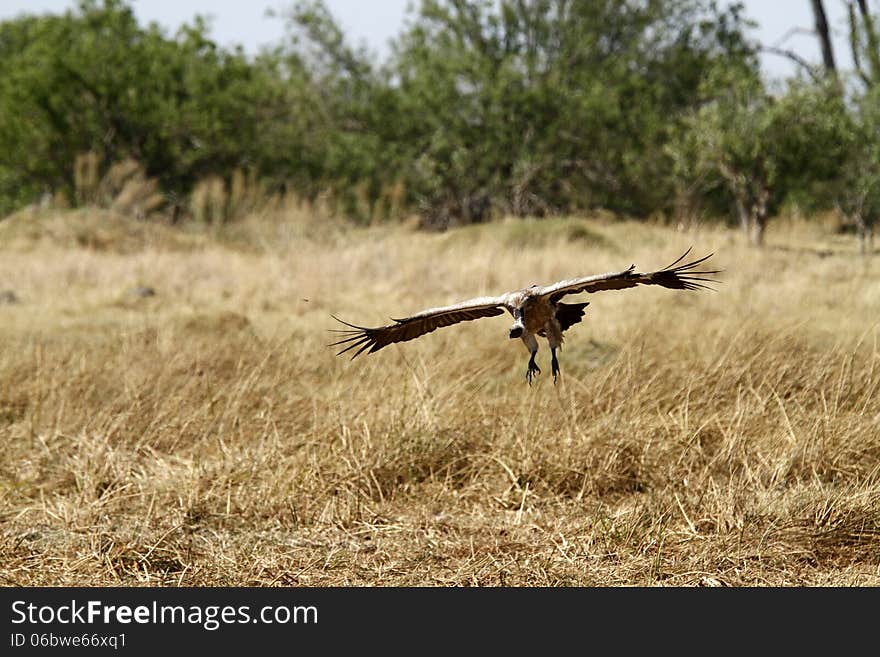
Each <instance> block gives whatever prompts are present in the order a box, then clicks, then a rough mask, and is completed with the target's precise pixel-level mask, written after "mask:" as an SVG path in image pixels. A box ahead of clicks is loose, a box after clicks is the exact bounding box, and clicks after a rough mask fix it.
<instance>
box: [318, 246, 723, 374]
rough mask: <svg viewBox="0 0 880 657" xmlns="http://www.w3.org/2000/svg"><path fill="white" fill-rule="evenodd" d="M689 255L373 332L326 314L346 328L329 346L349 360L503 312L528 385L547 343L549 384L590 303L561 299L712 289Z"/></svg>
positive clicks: (420, 316)
mask: <svg viewBox="0 0 880 657" xmlns="http://www.w3.org/2000/svg"><path fill="white" fill-rule="evenodd" d="M690 252H691V249H688V250H687V251H685V252H684V254H683V255H682V256H681V257H680V258H678V259H677V260H676V261H675V262H673V263H672V264H670V265H668V266H667V267H664V268H663V269H660V270H657V271H652V272H647V273H642V272H637V271H636V270H635V265H630V266H629V268H628V269H624V270H623V271H617V272H609V273H606V274H597V275H595V276H584V277H581V278H571V279H568V280H564V281H559V282H557V283H553V284H551V285H543V286H540V285H532V286H531V287H527V288H523V289H522V290H516V291H513V292H507V293H506V294H502V295H501V296H497V297H477V298H476V299H469V300H467V301H462V302H461V303H456V304H454V305H451V306H442V307H439V308H429V309H428V310H423V311H421V312H419V313H416V314H415V315H411V316H409V317H405V318H403V319H392V321H393V322H394V323H393V324H388V325H387V326H379V327H376V328H367V327H365V326H357V325H356V324H349V323H348V322H346V321H343V320H341V319H339V318H338V317H336V316H335V315H331V317H332V318H333V319H335V320H336V321H337V322H340V323H341V324H344V325H345V326H347V327H348V328H347V329H341V330H338V329H337V330H334V329H331V330H332V331H333V332H335V333H339V334H341V339H340V340H337V341H336V342H333V343H331V344H330V345H328V346H331V347H335V346H341V347H342V349H341V351H339V352H338V353H337V354H336V355H337V356H338V355H341V354H344V353H346V352H347V351H350V350H352V349H355V350H356V351H355V352H354V354H353V355H352V359H354V358H355V357H356V356H359V355H360V354H362V353H363V352H364V351H367V352H368V353H373V352H375V351H379V350H380V349H382V348H383V347H387V346H388V345H389V344H392V343H395V342H406V341H407V340H413V339H415V338H418V337H421V336H423V335H425V334H426V333H430V332H432V331H435V330H436V329H438V328H443V327H444V326H451V325H453V324H458V323H459V322H469V321H471V320H474V319H479V318H481V317H494V316H496V315H501V314H503V313H504V311H505V310H506V311H507V312H509V313H510V314H511V315H512V316H513V325H512V326H511V327H510V329H509V331H508V337H509V338H510V339H511V340H513V339H515V338H519V339H520V340H522V341H523V344H525V346H526V349H528V350H529V364H528V369H527V370H526V380H527V381H528V382H529V385H531V383H532V378H533V377H534V376H535V375H537V374H540V373H541V369H540V368H539V367H538V365H537V363H535V355H536V354H537V353H538V339H537V337H538V336H541V337H543V338H546V339H547V342H548V343H549V346H550V353H551V361H550V364H551V368H552V373H553V383H556V379H557V377H558V376H559V360H558V359H557V357H556V350H557V349H559V348H560V347H561V346H562V340H563V334H564V333H565V331H566V330H568V329H569V328H571V327H572V326H573V325H575V324H577V323H578V322H580V321H581V318H583V316H584V309H585V308H586V307H587V306H588V305H589V302H582V303H563V302H562V299H563V298H565V297H566V296H568V295H573V294H581V293H588V294H592V293H593V292H604V291H606V290H623V289H626V288H630V287H635V286H637V285H660V286H662V287H666V288H669V289H672V290H699V289H701V288H702V289H713V288H711V287H709V286H708V285H706V283H717V282H718V281H716V280H715V279H713V278H710V277H711V276H712V275H713V274H718V273H720V272H721V270H718V269H711V270H707V269H700V268H699V266H700V265H701V264H703V263H704V262H705V261H706V260H708V259H709V258H711V257H712V255H713V254H711V253H710V254H709V255H707V256H704V257H702V258H699V259H697V260H691V261H690V262H685V263H683V264H679V263H681V262H682V261H683V260H684V259H685V258H686V257H687V255H688V254H689V253H690Z"/></svg>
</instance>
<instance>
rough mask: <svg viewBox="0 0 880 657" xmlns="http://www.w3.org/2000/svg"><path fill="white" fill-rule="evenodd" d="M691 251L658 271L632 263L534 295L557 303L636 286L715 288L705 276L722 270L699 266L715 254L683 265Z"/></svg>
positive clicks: (555, 285)
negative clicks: (640, 268)
mask: <svg viewBox="0 0 880 657" xmlns="http://www.w3.org/2000/svg"><path fill="white" fill-rule="evenodd" d="M690 252H691V250H690V249H688V250H687V251H685V252H684V254H683V255H682V256H681V257H680V258H679V259H678V260H676V261H675V262H673V263H672V264H671V265H669V266H668V267H664V268H663V269H660V270H659V271H653V272H648V273H640V272H637V271H636V266H635V265H630V267H629V269H624V270H623V271H619V272H610V273H608V274H598V275H596V276H585V277H583V278H572V279H570V280H567V281H559V282H558V283H554V284H553V285H547V286H545V287H542V288H538V289H536V290H535V291H534V293H535V294H538V295H541V296H544V297H549V298H550V301H551V302H552V303H556V302H557V301H559V300H560V299H561V298H562V297H564V296H565V295H567V294H579V293H581V292H588V293H592V292H601V291H603V290H624V289H626V288H628V287H635V286H636V285H662V286H663V287H668V288H670V289H673V290H698V289H700V288H703V289H712V288H710V287H709V286H708V285H705V283H717V282H718V281H716V280H714V279H712V278H706V277H707V276H711V275H712V274H718V273H720V271H721V270H720V269H711V270H701V269H697V268H698V267H699V266H700V265H701V264H702V263H704V262H705V261H706V260H708V259H709V258H711V257H712V255H713V254H711V253H710V254H709V255H707V256H704V257H702V258H699V259H698V260H692V261H691V262H687V263H685V264H683V265H679V264H678V263H680V262H681V261H682V260H684V259H685V258H686V257H687V255H688V253H690Z"/></svg>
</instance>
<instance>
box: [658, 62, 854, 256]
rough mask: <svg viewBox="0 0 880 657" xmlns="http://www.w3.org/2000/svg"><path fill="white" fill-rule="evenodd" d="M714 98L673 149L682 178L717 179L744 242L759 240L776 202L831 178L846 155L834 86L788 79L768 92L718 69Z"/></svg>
mask: <svg viewBox="0 0 880 657" xmlns="http://www.w3.org/2000/svg"><path fill="white" fill-rule="evenodd" d="M708 85H709V86H711V88H713V89H715V90H720V91H716V92H715V94H714V98H713V99H712V100H711V101H710V102H707V103H706V104H705V105H704V106H703V107H701V108H700V109H699V110H697V111H696V112H694V113H693V114H691V115H690V117H689V118H688V120H687V124H686V129H685V131H684V133H683V135H682V137H681V141H680V143H679V145H678V146H677V147H675V148H674V149H673V150H674V151H676V152H677V156H678V158H677V159H678V161H683V160H686V159H688V158H690V157H693V161H694V165H693V167H690V168H681V167H680V168H679V175H680V176H682V177H684V178H686V179H687V178H691V179H692V178H694V177H700V178H701V179H703V180H704V181H708V182H710V183H711V182H712V181H715V182H720V184H721V185H723V187H724V188H725V189H726V191H727V192H728V193H729V195H730V197H731V198H732V200H733V204H734V207H735V208H736V214H737V216H738V218H739V222H740V225H741V226H742V228H743V231H744V233H745V235H746V236H747V239H748V240H749V242H750V243H751V244H752V245H754V246H761V245H763V243H764V234H765V231H766V226H767V222H768V221H769V218H770V216H771V215H772V213H774V212H775V211H777V210H778V209H779V208H780V207H781V205H782V203H783V202H784V201H785V200H786V199H787V198H791V197H792V196H796V195H797V194H798V193H800V192H802V190H805V189H809V188H810V186H811V185H813V184H815V183H816V182H817V181H827V180H830V179H831V178H833V177H834V175H835V174H836V172H837V171H838V169H839V167H840V165H841V163H842V162H843V160H844V156H845V147H843V146H842V143H843V142H842V141H841V134H842V133H841V124H840V121H839V117H840V116H841V115H842V113H843V112H844V111H845V108H844V106H843V102H842V99H841V98H840V94H839V89H838V88H837V87H836V85H834V84H833V83H832V84H829V85H827V86H819V85H807V84H802V83H797V82H794V83H791V84H790V86H789V88H788V89H787V91H786V93H785V94H783V95H781V96H780V97H778V98H776V97H773V96H771V95H769V94H768V93H767V92H766V91H765V89H764V87H763V84H762V83H761V81H760V79H759V78H757V77H755V76H754V75H748V74H747V75H743V73H742V71H739V72H737V71H734V70H732V69H724V70H721V71H718V72H717V73H716V74H715V76H713V77H712V78H710V81H709V83H708Z"/></svg>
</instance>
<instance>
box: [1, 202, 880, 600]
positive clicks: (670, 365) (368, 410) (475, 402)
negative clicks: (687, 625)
mask: <svg viewBox="0 0 880 657" xmlns="http://www.w3.org/2000/svg"><path fill="white" fill-rule="evenodd" d="M68 220H71V221H72V224H73V225H76V226H78V227H79V228H78V230H80V231H84V232H86V233H88V231H89V230H90V228H89V226H91V230H93V231H97V230H98V229H101V230H104V231H105V233H107V234H106V235H104V237H102V239H101V240H99V241H96V240H89V239H73V240H70V239H56V238H51V237H50V238H47V237H46V233H47V232H48V233H49V234H50V235H51V234H52V231H53V230H54V231H56V232H61V233H62V236H63V231H62V230H61V226H63V225H65V224H66V222H67V221H68ZM16 221H17V223H16ZM16 221H10V222H2V223H0V288H2V289H8V290H12V291H14V293H15V295H16V297H17V299H18V302H17V303H10V304H6V305H0V339H2V342H3V349H2V351H0V386H2V387H0V445H2V448H3V450H4V458H3V459H2V461H0V578H2V582H3V583H5V584H8V585H12V584H15V585H26V586H30V585H58V584H84V585H141V584H152V585H178V584H182V585H191V586H201V585H367V584H378V585H498V584H505V585H655V584H664V585H713V586H714V585H733V586H736V585H877V584H880V557H878V555H880V468H878V466H880V327H878V317H880V260H878V259H876V258H875V259H874V261H873V262H864V261H861V260H859V259H858V258H857V257H856V256H855V244H854V243H851V242H850V241H844V238H842V237H836V238H834V239H832V238H830V237H828V236H826V235H824V234H823V233H821V232H816V231H815V230H805V229H804V227H803V226H802V225H799V224H791V225H789V224H786V223H784V222H780V223H779V225H778V226H774V225H772V224H771V228H770V233H769V235H768V239H769V241H770V243H771V247H772V245H774V244H775V245H778V246H785V247H786V248H785V249H774V248H768V249H767V250H766V251H764V252H757V251H752V250H749V249H747V248H744V247H743V246H741V245H740V240H739V237H738V235H736V234H733V233H729V232H727V231H724V230H721V229H709V228H699V227H697V228H688V229H687V230H673V229H670V228H663V227H659V226H646V225H643V224H634V223H627V222H616V223H612V222H601V221H575V220H568V221H564V220H553V221H546V222H541V223H528V222H526V223H523V222H509V223H502V224H496V225H490V226H479V227H472V228H466V229H461V230H458V231H454V232H450V233H447V234H431V235H427V234H417V233H412V232H409V231H407V230H405V229H402V228H392V227H377V228H372V229H369V230H357V231H355V230H351V231H340V230H338V229H337V228H336V227H334V226H332V225H329V224H327V223H323V222H317V221H316V220H314V219H310V218H309V217H303V216H291V217H289V219H288V220H287V221H285V222H281V223H272V224H268V223H265V222H261V221H257V220H254V221H251V222H245V223H244V224H239V225H236V226H231V227H229V228H228V230H229V231H235V232H234V233H223V234H221V235H220V236H219V238H220V240H221V241H219V242H218V241H214V240H208V239H204V236H201V237H200V236H199V235H181V236H178V237H173V238H172V237H170V236H169V235H168V234H166V233H165V232H164V231H163V230H162V229H161V228H160V227H157V226H152V225H150V224H143V223H142V224H139V225H138V229H137V230H138V231H147V232H146V233H143V234H141V233H137V234H136V235H135V236H134V237H132V235H131V234H130V232H129V231H127V230H125V229H123V228H119V227H117V228H116V229H114V228H113V226H115V225H116V224H112V222H111V223H109V224H108V223H107V221H104V220H102V219H100V218H99V219H94V220H93V221H92V223H88V222H87V221H86V220H85V219H83V218H82V216H81V215H65V216H63V217H42V218H40V217H30V218H21V217H19V218H17V220H16ZM22 222H26V223H27V222H29V223H27V226H26V227H27V228H28V229H29V230H25V229H23V227H22V225H21V224H22ZM120 225H122V224H120ZM108 226H109V227H108ZM114 230H115V231H116V232H115V233H114ZM224 230H227V229H225V228H224ZM114 235H116V237H115V238H114ZM224 235H226V238H225V239H224ZM116 238H118V239H120V240H123V241H124V243H125V244H126V247H125V248H112V247H113V245H114V244H115V243H116V241H115V240H116ZM834 240H841V241H839V242H835V241H834ZM691 244H694V245H695V247H696V251H698V252H700V253H702V252H705V251H709V250H713V251H715V252H716V254H717V255H716V257H715V260H716V262H717V264H718V265H720V266H722V267H724V268H725V269H726V270H727V272H726V274H725V275H724V277H723V278H724V281H725V282H724V283H723V285H721V286H719V288H720V289H719V291H718V292H717V293H699V294H697V293H683V292H671V291H668V290H655V289H653V288H645V289H637V290H627V291H623V292H613V293H612V292H609V293H602V294H597V295H594V297H593V298H591V299H590V300H591V301H592V302H593V303H592V305H591V306H590V308H589V311H590V312H589V313H588V316H587V318H586V321H585V323H583V324H581V325H578V326H576V327H574V328H573V329H572V330H571V331H570V332H569V339H568V342H567V344H566V348H565V350H564V351H563V352H562V354H561V363H562V368H563V379H562V381H561V383H560V385H559V386H557V387H554V386H553V385H552V382H551V380H550V378H549V376H547V375H546V374H545V375H544V376H542V377H540V379H541V380H539V382H538V384H537V385H535V386H533V387H531V388H529V387H528V386H527V385H526V384H525V379H524V374H525V369H526V360H527V354H526V352H525V350H524V349H523V348H522V345H521V344H520V343H519V342H518V341H509V340H507V338H506V330H507V327H508V324H509V319H508V318H490V319H484V320H480V321H479V322H474V323H469V324H464V325H462V326H460V327H458V328H455V329H447V330H443V331H438V332H437V333H433V334H431V335H429V336H426V337H425V338H423V339H421V340H419V341H416V342H412V343H407V344H405V345H400V346H395V347H391V348H388V349H386V350H384V351H382V352H380V353H379V354H376V355H373V356H370V357H367V358H359V359H357V360H356V361H354V362H350V361H348V360H344V359H338V358H336V357H335V356H334V355H333V354H334V352H333V351H332V350H331V349H328V348H327V347H326V346H325V345H326V343H327V342H329V334H328V333H327V332H326V329H328V328H332V327H333V322H332V320H331V319H330V318H329V313H330V312H333V313H335V314H338V315H340V316H341V317H343V318H345V319H349V320H352V321H355V322H358V323H361V322H363V323H367V324H370V323H384V322H385V321H386V319H387V317H388V316H389V315H391V316H396V315H400V314H405V313H407V312H410V311H416V310H419V309H420V308H423V307H425V306H426V305H438V304H442V303H445V302H448V301H453V300H458V299H461V298H467V297H470V296H477V295H480V294H484V293H495V292H501V291H504V290H507V289H513V288H516V287H521V286H523V285H528V284H530V283H532V282H537V283H540V282H549V281H553V280H556V279H558V278H563V277H569V276H572V275H576V274H582V273H593V272H602V271H608V270H612V269H620V268H622V267H625V266H627V265H629V264H630V262H635V263H636V264H637V265H638V266H639V267H640V268H651V267H657V266H662V265H665V264H667V262H668V261H670V260H672V259H674V258H675V257H676V256H677V255H678V254H679V253H681V252H682V251H683V250H684V248H686V247H687V246H689V245H691ZM817 248H821V250H820V251H819V252H820V253H825V252H826V251H828V250H830V251H831V255H828V256H827V257H818V256H817V251H816V249H817ZM135 286H149V287H151V288H153V289H155V290H156V295H155V296H149V297H141V296H138V295H135V294H131V293H130V292H129V290H130V289H132V288H134V287H135ZM539 363H540V364H541V365H542V366H543V367H544V369H545V372H547V371H548V370H549V366H548V365H549V363H548V353H547V351H546V347H544V349H543V350H542V352H541V353H540V354H539Z"/></svg>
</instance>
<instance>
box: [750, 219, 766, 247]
mask: <svg viewBox="0 0 880 657" xmlns="http://www.w3.org/2000/svg"><path fill="white" fill-rule="evenodd" d="M766 227H767V214H766V213H764V214H759V213H757V212H756V213H755V215H754V216H753V217H752V230H751V232H750V233H749V241H750V242H751V244H752V246H757V247H762V246H764V229H765V228H766Z"/></svg>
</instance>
